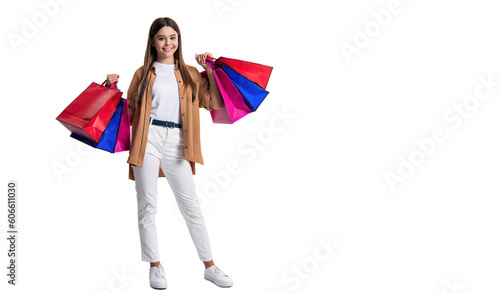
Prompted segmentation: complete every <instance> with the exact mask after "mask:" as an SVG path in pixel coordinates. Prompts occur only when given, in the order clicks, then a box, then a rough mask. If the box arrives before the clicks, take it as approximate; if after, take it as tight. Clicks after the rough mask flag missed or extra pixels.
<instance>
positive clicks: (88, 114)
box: [56, 81, 123, 143]
mask: <svg viewBox="0 0 500 293" xmlns="http://www.w3.org/2000/svg"><path fill="white" fill-rule="evenodd" d="M105 82H106V81H105ZM105 82H103V83H102V84H101V85H99V84H97V83H94V82H93V83H92V84H90V86H88V87H87V88H86V89H85V90H84V91H83V92H82V93H81V94H80V95H79V96H78V97H77V98H76V99H75V100H74V101H73V102H71V103H70V104H69V105H68V106H67V107H66V108H65V109H64V110H63V111H62V112H61V114H59V116H57V118H56V119H57V120H58V121H59V122H61V124H62V125H64V126H65V127H66V128H67V129H69V131H71V132H72V133H74V134H76V135H78V136H81V137H84V138H86V139H88V140H90V141H92V142H94V143H97V142H98V141H99V140H100V138H101V136H102V133H103V132H104V130H105V129H106V126H107V125H108V123H109V121H110V120H111V117H112V116H113V114H114V113H115V110H116V108H117V106H118V103H119V102H120V98H121V96H122V94H123V93H122V92H121V91H120V90H118V89H116V88H107V87H105V86H104V83H105Z"/></svg>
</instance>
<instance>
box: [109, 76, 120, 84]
mask: <svg viewBox="0 0 500 293" xmlns="http://www.w3.org/2000/svg"><path fill="white" fill-rule="evenodd" d="M119 78H120V75H119V74H108V75H107V80H108V84H113V83H115V82H118V79H119Z"/></svg>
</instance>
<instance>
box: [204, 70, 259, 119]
mask: <svg viewBox="0 0 500 293" xmlns="http://www.w3.org/2000/svg"><path fill="white" fill-rule="evenodd" d="M207 64H208V65H209V66H211V67H212V69H213V71H214V76H215V80H216V81H217V85H218V86H219V91H220V94H221V96H222V100H223V102H224V103H223V106H222V108H220V109H218V110H215V109H214V110H211V111H210V115H211V116H212V121H213V122H214V123H223V124H233V123H234V122H236V121H238V120H239V119H241V118H243V117H245V116H246V115H247V114H248V113H251V112H252V111H251V110H250V109H249V108H248V106H247V104H246V103H245V101H244V100H243V98H242V97H241V94H240V92H239V91H238V89H237V88H236V87H235V86H234V84H233V83H232V82H231V79H230V78H229V77H228V76H227V74H226V73H225V72H224V71H223V70H222V69H220V68H217V67H216V66H215V64H214V63H213V62H211V61H208V60H207ZM203 75H204V76H205V77H207V76H206V72H204V74H203Z"/></svg>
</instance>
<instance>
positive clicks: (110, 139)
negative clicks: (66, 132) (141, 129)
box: [71, 98, 124, 153]
mask: <svg viewBox="0 0 500 293" xmlns="http://www.w3.org/2000/svg"><path fill="white" fill-rule="evenodd" d="M123 101H124V99H123V98H122V99H120V103H119V104H118V107H117V108H116V111H115V114H113V117H111V120H110V121H109V124H108V126H106V129H105V130H104V132H103V134H102V136H101V139H100V140H99V142H98V143H95V142H93V141H91V140H90V139H87V138H85V137H83V136H80V135H78V134H74V133H71V137H72V138H74V139H77V140H79V141H81V142H83V143H86V144H88V145H90V146H92V147H94V148H98V149H101V150H105V151H108V152H111V153H114V152H115V145H116V140H117V138H118V129H119V128H120V120H121V115H122V110H123Z"/></svg>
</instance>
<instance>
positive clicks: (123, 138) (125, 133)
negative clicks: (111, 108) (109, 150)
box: [115, 99, 130, 153]
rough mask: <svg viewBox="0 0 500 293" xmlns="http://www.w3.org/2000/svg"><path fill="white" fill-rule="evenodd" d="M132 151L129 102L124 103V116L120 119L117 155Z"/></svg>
mask: <svg viewBox="0 0 500 293" xmlns="http://www.w3.org/2000/svg"><path fill="white" fill-rule="evenodd" d="M128 150H130V119H129V115H128V100H127V99H125V100H124V101H123V109H122V116H121V118H120V128H119V129H118V137H117V139H116V145H115V153H116V152H123V151H128Z"/></svg>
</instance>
